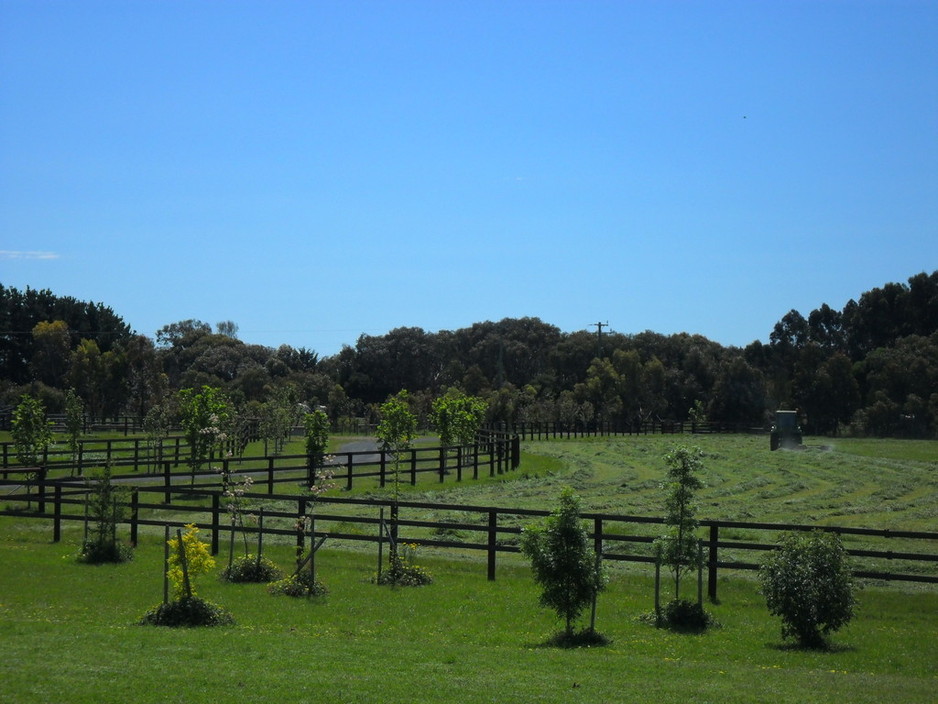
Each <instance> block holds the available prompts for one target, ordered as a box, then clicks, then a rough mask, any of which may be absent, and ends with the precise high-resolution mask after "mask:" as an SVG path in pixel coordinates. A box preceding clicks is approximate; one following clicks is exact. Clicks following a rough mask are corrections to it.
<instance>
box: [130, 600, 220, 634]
mask: <svg viewBox="0 0 938 704" xmlns="http://www.w3.org/2000/svg"><path fill="white" fill-rule="evenodd" d="M233 623H234V618H233V617H232V616H231V614H230V613H229V612H228V611H227V610H225V609H224V608H222V607H221V606H218V605H217V604H213V603H212V602H210V601H206V600H205V599H200V598H199V597H197V596H192V597H183V598H182V599H176V600H175V601H170V602H168V603H166V604H160V605H159V606H155V607H153V608H152V609H150V610H149V611H147V613H146V615H145V616H144V617H143V619H142V620H141V621H140V625H142V626H169V627H173V628H179V627H196V626H228V625H231V624H233Z"/></svg>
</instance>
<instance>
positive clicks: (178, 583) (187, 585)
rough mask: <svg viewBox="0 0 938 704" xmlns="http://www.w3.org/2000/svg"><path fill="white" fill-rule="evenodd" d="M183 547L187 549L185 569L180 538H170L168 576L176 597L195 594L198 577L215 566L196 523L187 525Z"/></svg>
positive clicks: (180, 597)
mask: <svg viewBox="0 0 938 704" xmlns="http://www.w3.org/2000/svg"><path fill="white" fill-rule="evenodd" d="M182 547H183V550H184V551H185V561H186V566H185V570H183V564H182V560H183V556H182V554H181V553H180V550H179V538H171V539H170V540H169V560H168V561H167V571H166V576H167V577H168V578H169V581H170V582H171V583H172V585H173V598H174V599H182V598H183V597H191V596H194V595H195V593H196V591H195V581H196V579H197V578H198V577H200V576H201V575H203V574H207V573H208V572H209V571H210V570H211V569H212V568H213V567H215V558H213V557H212V553H211V551H210V550H209V546H208V544H207V543H203V542H202V541H201V540H200V539H199V528H198V526H196V525H195V524H194V523H189V524H188V525H187V526H186V531H185V533H183V534H182ZM187 575H188V579H187Z"/></svg>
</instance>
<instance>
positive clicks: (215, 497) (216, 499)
mask: <svg viewBox="0 0 938 704" xmlns="http://www.w3.org/2000/svg"><path fill="white" fill-rule="evenodd" d="M220 508H221V496H220V495H219V494H218V493H217V492H216V493H214V494H212V554H213V555H217V554H218V533H219V530H220V526H219V525H218V518H219V513H220V511H219V509H220Z"/></svg>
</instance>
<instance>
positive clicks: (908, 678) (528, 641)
mask: <svg viewBox="0 0 938 704" xmlns="http://www.w3.org/2000/svg"><path fill="white" fill-rule="evenodd" d="M76 549H77V533H75V532H73V531H69V532H67V533H66V540H65V541H64V542H62V543H58V544H50V543H49V542H48V539H47V533H46V532H45V530H44V528H40V527H39V525H38V524H37V523H35V522H32V523H27V522H25V521H16V520H15V519H11V518H2V519H0V559H2V561H3V569H2V570H0V648H2V652H3V653H4V657H3V658H2V660H0V682H2V692H3V695H2V697H0V698H2V699H3V700H4V701H11V702H17V703H18V704H32V703H33V702H35V703H40V702H41V703H43V704H45V703H46V702H70V703H71V702H75V703H81V702H88V703H92V702H93V703H95V704H101V703H106V702H121V703H123V702H128V701H133V702H142V703H147V702H154V703H156V702H160V703H167V702H186V703H190V704H191V703H199V702H218V701H230V700H234V699H239V700H243V701H251V702H278V703H279V702H285V701H290V702H383V703H387V702H443V703H445V702H460V703H461V704H462V703H463V702H482V701H497V702H505V703H512V702H519V703H520V702H525V703H527V702H558V703H559V702H564V703H566V702H623V701H629V702H656V703H657V702H662V701H678V700H680V701H687V702H730V703H731V702H753V701H773V702H780V703H784V702H799V703H803V702H838V703H839V702H843V701H851V702H877V703H880V702H884V701H890V702H893V701H902V702H928V701H932V700H933V695H934V689H935V687H936V685H938V676H936V669H935V665H936V659H935V655H934V648H933V647H932V646H933V645H934V644H935V643H936V642H938V594H935V593H929V592H926V593H914V594H913V593H906V592H902V591H899V590H896V589H890V590H879V589H867V590H864V591H862V592H861V593H860V608H859V612H858V615H857V617H856V619H855V620H854V622H853V623H851V624H850V625H849V626H848V627H847V628H846V629H844V630H843V631H841V632H840V633H838V634H837V635H836V636H835V638H834V648H833V649H832V650H831V651H829V652H814V651H803V650H799V649H794V648H790V647H787V646H785V645H784V644H783V643H782V641H781V640H780V636H779V624H778V623H777V622H776V621H775V620H773V619H771V618H770V617H769V616H768V614H767V613H766V611H765V608H764V604H763V603H762V600H761V598H760V597H759V595H758V593H757V591H756V588H755V586H754V585H753V583H751V582H750V581H747V580H736V579H734V580H731V581H729V582H727V583H726V584H724V585H722V586H721V596H722V600H721V603H720V604H719V605H712V606H710V607H709V608H710V609H711V610H712V612H713V613H714V615H715V616H716V618H717V619H718V620H719V621H720V622H721V623H722V627H721V628H719V629H716V630H713V631H710V632H708V633H706V634H704V635H698V636H691V635H678V634H673V633H669V632H667V631H662V630H657V629H655V628H653V627H651V626H648V625H645V624H643V623H641V622H640V621H639V620H638V617H639V616H640V615H641V614H642V613H644V612H647V611H649V610H650V608H651V603H652V598H653V596H652V586H651V579H650V577H649V576H648V575H647V574H634V573H619V572H614V575H613V579H612V582H611V585H610V589H609V591H608V592H607V593H605V594H604V595H603V596H602V597H601V599H600V602H599V613H598V621H597V625H598V628H599V630H601V631H602V633H603V634H605V635H606V636H607V637H609V638H610V639H611V640H612V643H611V645H609V646H607V647H602V648H592V649H575V650H562V649H557V648H550V647H546V646H545V645H544V644H545V642H546V641H547V640H548V639H549V638H550V637H551V636H552V635H553V634H554V633H555V632H556V630H557V629H558V628H559V626H560V624H559V622H558V621H557V620H556V619H555V618H554V616H553V614H552V613H551V612H547V611H545V610H543V609H540V608H539V607H538V606H537V603H536V591H535V588H534V585H533V583H532V580H531V579H530V576H529V573H528V570H527V568H526V567H524V566H523V565H520V564H515V565H505V566H502V565H501V564H500V567H499V575H498V580H497V581H495V582H488V581H486V580H485V577H484V570H483V569H481V568H480V566H479V564H477V563H474V562H471V561H447V560H436V559H430V556H425V557H424V560H422V563H423V564H425V565H426V566H428V567H429V568H430V570H431V571H432V572H433V574H434V577H435V580H436V581H435V583H434V584H433V585H431V586H429V587H424V588H420V589H397V590H393V589H390V588H385V587H377V586H375V585H373V584H371V583H370V578H371V576H372V574H373V571H374V569H375V555H374V553H373V552H371V553H352V552H344V551H336V550H331V551H330V550H328V549H326V550H324V551H323V553H322V554H321V556H320V558H319V560H318V565H319V576H320V578H321V579H322V580H323V581H325V582H326V584H327V585H328V586H329V588H330V594H329V596H327V597H326V598H325V599H322V600H317V601H305V600H292V599H289V598H286V597H272V596H269V595H267V594H266V593H265V591H264V589H263V587H262V586H258V585H232V584H223V583H220V582H217V581H215V580H214V579H206V580H205V582H204V585H203V587H202V588H201V589H200V594H201V595H202V596H204V597H206V598H208V599H211V600H213V601H215V602H217V603H220V604H222V605H224V606H225V607H227V608H228V609H229V610H231V611H232V612H233V614H234V616H235V618H236V625H235V626H233V627H226V628H219V629H192V630H173V629H163V628H153V627H143V626H137V625H134V624H135V622H136V621H137V620H138V619H139V618H140V617H141V616H142V615H143V613H144V612H145V611H146V610H147V609H148V608H149V607H151V606H152V605H154V604H155V603H156V602H158V601H159V600H160V598H161V594H162V583H161V576H160V562H161V559H162V547H161V545H160V543H159V541H158V540H157V539H155V538H152V537H147V538H145V540H144V541H143V543H142V545H141V547H140V549H139V550H138V551H137V556H136V559H135V560H134V561H133V562H131V563H129V564H125V565H120V566H101V567H90V566H86V565H79V564H77V563H75V561H74V559H73V557H74V553H75V551H76ZM269 556H271V557H273V558H275V560H276V561H277V562H279V563H280V564H281V565H283V566H288V565H289V563H290V559H291V551H290V550H289V548H288V547H286V546H272V547H271V550H270V551H269ZM929 644H930V645H929Z"/></svg>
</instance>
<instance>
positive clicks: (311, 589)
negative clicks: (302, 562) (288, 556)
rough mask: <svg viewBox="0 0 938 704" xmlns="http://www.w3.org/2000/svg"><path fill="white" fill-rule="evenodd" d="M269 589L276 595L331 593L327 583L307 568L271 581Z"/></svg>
mask: <svg viewBox="0 0 938 704" xmlns="http://www.w3.org/2000/svg"><path fill="white" fill-rule="evenodd" d="M267 591H268V592H270V593H271V594H273V595H275V596H279V595H282V596H292V597H303V596H306V597H309V596H325V595H326V594H328V593H329V590H328V589H326V585H325V584H323V583H322V582H320V581H319V580H318V579H314V578H313V577H312V575H310V573H309V572H308V571H307V570H303V571H302V572H300V573H299V574H293V575H290V576H289V577H287V578H286V579H281V580H278V581H276V582H271V583H270V584H269V585H267Z"/></svg>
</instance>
